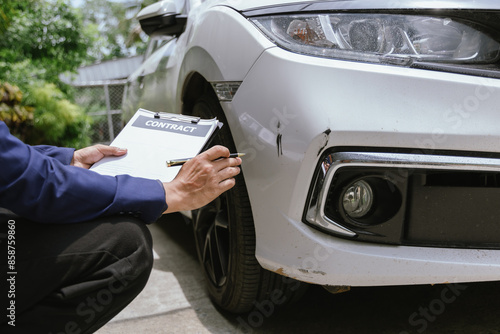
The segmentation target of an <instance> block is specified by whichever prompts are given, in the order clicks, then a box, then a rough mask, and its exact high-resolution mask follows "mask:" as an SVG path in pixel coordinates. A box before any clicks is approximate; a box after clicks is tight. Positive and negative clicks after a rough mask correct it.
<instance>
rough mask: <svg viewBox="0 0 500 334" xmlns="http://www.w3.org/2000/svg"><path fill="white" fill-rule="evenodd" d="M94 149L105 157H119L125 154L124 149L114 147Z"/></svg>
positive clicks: (104, 146) (98, 146)
mask: <svg viewBox="0 0 500 334" xmlns="http://www.w3.org/2000/svg"><path fill="white" fill-rule="evenodd" d="M96 148H97V149H98V150H99V152H101V153H102V154H103V155H104V156H105V157H109V156H121V155H124V154H125V153H127V149H126V148H121V147H115V146H106V145H100V144H99V145H96Z"/></svg>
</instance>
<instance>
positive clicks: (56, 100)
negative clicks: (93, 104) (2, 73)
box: [0, 82, 91, 148]
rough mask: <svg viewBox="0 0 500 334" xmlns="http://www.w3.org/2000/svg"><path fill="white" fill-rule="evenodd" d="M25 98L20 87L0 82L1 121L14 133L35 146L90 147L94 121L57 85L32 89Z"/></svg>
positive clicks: (44, 85)
mask: <svg viewBox="0 0 500 334" xmlns="http://www.w3.org/2000/svg"><path fill="white" fill-rule="evenodd" d="M26 95H27V96H28V97H26V98H24V97H23V94H22V92H21V91H20V90H19V88H18V87H16V86H13V85H10V84H9V83H6V82H0V96H1V100H0V120H2V121H4V122H5V123H6V124H7V125H8V126H9V129H10V131H11V133H12V134H14V135H15V136H17V137H19V138H20V139H21V140H23V141H24V142H25V143H27V144H32V145H38V144H48V145H56V146H66V147H75V148H81V147H85V146H88V145H90V144H91V143H90V125H91V120H90V119H89V117H88V116H87V115H86V114H85V113H84V112H83V111H82V110H81V108H80V107H79V106H77V105H75V104H73V103H71V102H70V101H68V100H67V99H65V98H64V94H63V93H62V92H61V91H60V90H59V89H58V88H57V87H56V86H55V85H54V84H43V85H41V86H37V85H34V86H31V87H30V91H29V92H28V94H26ZM33 106H36V107H33Z"/></svg>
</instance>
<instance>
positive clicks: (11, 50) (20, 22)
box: [0, 0, 89, 83]
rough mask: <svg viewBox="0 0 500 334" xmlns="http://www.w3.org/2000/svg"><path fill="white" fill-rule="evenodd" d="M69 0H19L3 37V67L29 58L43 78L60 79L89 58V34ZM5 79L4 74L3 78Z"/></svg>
mask: <svg viewBox="0 0 500 334" xmlns="http://www.w3.org/2000/svg"><path fill="white" fill-rule="evenodd" d="M67 2H68V1H63V0H58V1H28V2H26V1H20V2H18V3H17V10H16V11H15V12H11V14H12V16H11V17H10V20H9V22H10V24H9V25H8V27H7V29H6V31H5V33H4V34H2V36H1V37H2V38H0V60H1V64H0V70H2V71H5V70H9V69H11V66H13V65H14V64H16V63H19V62H23V61H26V60H27V59H30V61H31V63H32V65H33V66H34V67H36V68H39V69H43V71H39V72H38V73H37V74H38V75H39V78H40V79H42V80H46V81H49V82H56V83H57V82H58V80H59V79H58V75H59V73H61V72H64V71H75V70H76V68H77V67H78V66H79V65H80V64H81V63H82V62H83V61H84V60H85V59H86V57H87V56H86V52H87V45H88V43H89V37H88V36H86V35H85V34H83V33H82V31H83V28H82V23H81V18H80V17H79V16H78V14H77V13H76V12H75V11H74V9H73V8H72V7H71V6H70V5H69V4H68V3H67ZM4 79H5V78H4Z"/></svg>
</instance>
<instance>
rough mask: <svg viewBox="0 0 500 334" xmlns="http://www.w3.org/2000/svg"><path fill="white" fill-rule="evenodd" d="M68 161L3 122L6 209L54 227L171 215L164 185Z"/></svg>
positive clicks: (0, 157) (1, 183)
mask: <svg viewBox="0 0 500 334" xmlns="http://www.w3.org/2000/svg"><path fill="white" fill-rule="evenodd" d="M44 150H45V151H44ZM71 156H72V154H71ZM68 158H69V151H67V150H57V149H56V148H49V147H47V148H45V149H43V148H41V147H32V146H29V145H26V144H24V143H23V142H21V141H20V140H19V139H17V138H16V137H14V136H12V135H10V133H9V130H8V128H7V126H6V125H5V123H3V122H0V207H3V208H6V209H9V210H11V211H13V212H14V213H16V214H18V215H20V216H23V217H26V218H28V219H31V220H33V221H38V222H48V223H71V222H81V221H87V220H90V219H93V218H96V217H99V216H103V215H113V214H130V215H134V216H136V217H138V218H139V219H141V220H143V221H144V222H146V223H150V222H153V221H155V220H156V219H157V218H158V217H160V216H161V214H162V213H163V211H165V210H166V208H167V205H166V203H165V192H164V190H163V186H162V185H161V183H160V182H159V181H157V180H149V179H143V178H135V177H131V176H128V175H120V176H117V177H112V176H104V175H100V174H98V173H95V172H93V171H90V170H87V169H84V168H79V167H74V166H68V165H65V163H68ZM70 161H71V160H70Z"/></svg>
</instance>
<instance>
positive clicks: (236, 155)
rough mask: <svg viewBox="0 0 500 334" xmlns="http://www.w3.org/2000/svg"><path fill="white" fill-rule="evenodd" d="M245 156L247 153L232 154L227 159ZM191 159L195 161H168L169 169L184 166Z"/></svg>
mask: <svg viewBox="0 0 500 334" xmlns="http://www.w3.org/2000/svg"><path fill="white" fill-rule="evenodd" d="M244 155H245V153H231V154H229V157H227V158H241V157H242V156H244ZM223 158H226V157H223ZM191 159H193V158H187V159H172V160H167V167H173V166H182V165H184V164H185V163H186V162H187V161H189V160H191Z"/></svg>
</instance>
